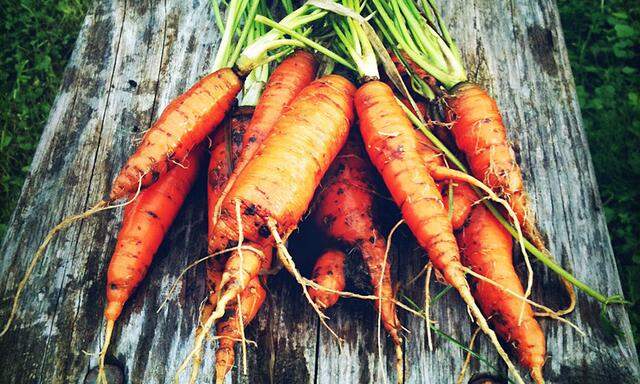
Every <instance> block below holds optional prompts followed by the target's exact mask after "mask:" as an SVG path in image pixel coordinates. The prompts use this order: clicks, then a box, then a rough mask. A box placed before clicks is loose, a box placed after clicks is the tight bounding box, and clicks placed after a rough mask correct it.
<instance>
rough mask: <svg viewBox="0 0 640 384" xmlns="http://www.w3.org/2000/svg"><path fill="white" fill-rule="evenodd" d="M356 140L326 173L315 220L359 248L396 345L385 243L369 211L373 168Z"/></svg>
mask: <svg viewBox="0 0 640 384" xmlns="http://www.w3.org/2000/svg"><path fill="white" fill-rule="evenodd" d="M353 136H355V135H353ZM359 141H361V139H360V138H359V137H352V138H350V139H349V140H348V141H347V144H346V145H345V146H344V147H343V148H342V151H341V152H340V153H339V154H338V157H337V158H336V160H335V161H334V163H333V165H332V166H331V168H330V170H329V172H328V173H327V176H326V177H325V179H324V181H323V183H322V186H323V188H322V190H321V191H320V193H319V194H318V197H317V199H316V201H317V206H316V207H315V213H314V216H315V222H316V224H317V225H318V227H319V228H321V229H322V230H323V232H324V233H325V234H326V235H327V236H328V237H329V238H331V239H334V240H337V241H338V242H340V243H341V244H343V245H346V246H347V247H350V248H356V249H358V250H359V251H360V254H361V255H362V258H363V259H364V262H365V264H366V265H367V269H368V272H369V275H370V277H371V285H372V287H373V292H374V294H375V295H377V296H379V297H380V300H376V301H375V306H376V310H378V311H379V312H380V315H381V320H382V323H383V325H384V328H385V329H386V330H387V332H388V333H389V335H390V336H391V339H392V340H393V343H394V344H395V345H400V344H401V341H402V340H401V338H400V335H399V332H400V329H401V326H400V321H399V320H398V315H397V313H396V308H395V303H394V299H395V294H394V292H393V287H392V284H391V268H390V263H389V261H388V260H385V255H386V249H387V243H386V240H385V238H384V236H382V234H381V233H380V231H379V229H378V226H377V225H376V224H375V220H374V214H373V206H374V189H375V185H374V180H373V172H375V171H374V169H373V167H372V166H371V164H370V163H369V161H368V159H367V158H366V154H365V153H364V152H363V148H362V145H361V144H359ZM317 265H318V264H317V263H316V266H317ZM325 294H327V295H329V294H330V292H325ZM336 299H337V298H336Z"/></svg>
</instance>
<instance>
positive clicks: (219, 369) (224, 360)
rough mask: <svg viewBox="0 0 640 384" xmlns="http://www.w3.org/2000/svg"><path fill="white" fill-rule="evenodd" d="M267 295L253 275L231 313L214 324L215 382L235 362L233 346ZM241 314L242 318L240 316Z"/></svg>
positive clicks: (223, 375)
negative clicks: (215, 337)
mask: <svg viewBox="0 0 640 384" xmlns="http://www.w3.org/2000/svg"><path fill="white" fill-rule="evenodd" d="M266 297H267V292H266V291H265V289H264V287H263V286H262V283H260V279H259V278H258V277H254V278H253V279H251V281H250V282H249V284H247V287H246V288H245V289H244V291H242V293H241V294H240V301H239V302H236V303H235V305H234V308H233V310H232V312H231V315H230V316H228V317H227V318H226V319H224V320H223V321H221V322H219V323H218V324H217V325H216V328H217V332H216V336H217V339H218V340H219V343H218V349H217V350H216V383H217V384H221V383H223V382H224V378H225V376H226V375H227V373H228V372H229V371H230V370H231V368H232V367H233V364H234V362H235V351H234V346H235V344H236V342H238V340H242V339H243V336H244V333H243V328H244V327H246V326H247V325H248V324H249V323H251V321H253V319H254V318H255V317H256V315H257V314H258V310H259V309H260V307H261V306H262V304H263V303H264V300H265V299H266ZM240 316H242V319H241V318H240Z"/></svg>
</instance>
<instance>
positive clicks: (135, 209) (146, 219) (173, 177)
mask: <svg viewBox="0 0 640 384" xmlns="http://www.w3.org/2000/svg"><path fill="white" fill-rule="evenodd" d="M204 153H205V150H204V148H202V147H198V148H197V149H196V150H194V151H193V152H192V153H191V155H190V156H189V157H188V158H187V159H186V163H187V164H188V165H187V166H186V168H182V167H174V168H173V169H171V170H170V171H169V172H168V173H167V174H166V175H165V176H164V177H163V178H162V179H160V180H158V182H156V183H155V184H154V185H153V186H151V187H149V188H147V189H145V190H144V191H142V192H140V195H139V196H138V198H137V199H136V200H135V201H133V202H132V203H131V204H129V205H128V206H127V208H126V210H125V220H124V222H123V224H122V228H121V229H120V233H119V234H118V241H117V243H116V248H115V251H114V253H113V256H112V257H111V262H110V263H109V269H108V272H107V306H106V308H105V313H104V314H105V317H106V318H107V320H116V319H117V318H118V316H119V315H120V312H121V311H122V307H123V305H124V303H125V301H126V300H127V299H128V298H129V297H130V296H131V294H132V293H133V290H134V289H135V288H136V287H137V286H138V284H139V283H140V281H142V279H143V278H144V276H145V275H146V273H147V270H148V268H149V265H150V264H151V261H152V260H153V256H154V255H155V253H156V251H157V250H158V248H159V247H160V244H162V241H163V239H164V236H165V234H166V232H167V230H168V229H169V227H170V226H171V223H172V222H173V220H174V219H175V217H176V216H177V214H178V212H179V210H180V207H181V206H182V203H183V202H184V200H185V198H186V197H187V194H188V193H189V190H190V189H191V186H192V185H193V183H194V182H195V180H196V177H197V175H198V171H199V169H200V167H201V165H202V164H203V162H204V157H205V155H204Z"/></svg>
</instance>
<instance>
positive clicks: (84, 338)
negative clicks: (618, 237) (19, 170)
mask: <svg viewBox="0 0 640 384" xmlns="http://www.w3.org/2000/svg"><path fill="white" fill-rule="evenodd" d="M441 3H443V4H444V8H445V9H444V10H443V11H444V14H445V17H446V18H447V20H448V22H449V24H450V25H451V30H452V33H453V35H454V36H455V37H456V38H457V40H458V42H459V44H460V46H461V49H462V51H463V52H464V54H465V59H466V62H467V64H468V65H467V67H468V68H469V69H470V71H469V72H470V76H471V78H472V79H474V80H476V81H478V82H479V83H481V84H482V85H484V86H486V87H487V88H488V89H489V90H490V91H491V93H492V94H493V95H495V96H496V98H497V100H498V103H499V105H500V107H501V109H502V111H503V116H504V118H505V120H506V123H507V125H508V126H509V127H510V135H511V136H510V138H511V139H512V140H513V142H514V143H515V146H516V149H517V150H518V153H519V156H520V160H521V164H522V167H523V169H524V172H525V182H526V184H527V187H528V190H529V191H530V193H531V196H532V198H533V200H534V201H533V204H534V207H535V209H536V213H537V218H538V220H539V222H540V226H541V228H542V230H543V232H544V233H545V234H547V235H548V237H549V239H550V249H551V251H552V252H553V254H554V255H556V257H557V258H558V260H559V262H560V263H561V264H562V265H563V266H565V267H566V268H567V269H569V270H571V271H572V272H573V273H575V274H576V276H578V277H579V278H580V279H582V280H583V281H585V282H587V283H588V284H589V285H591V286H593V287H594V288H596V289H597V290H599V291H601V292H604V293H607V294H615V293H619V292H620V291H621V287H620V282H619V278H618V273H617V270H616V266H615V262H614V258H613V254H612V251H611V247H610V243H609V236H608V233H607V230H606V225H605V221H604V216H603V212H602V205H601V202H600V197H599V195H598V190H597V184H596V180H595V176H594V172H593V167H592V165H591V158H590V155H589V151H588V146H587V142H586V137H585V135H584V132H583V129H582V122H581V119H580V111H579V106H578V102H577V98H576V94H575V89H574V84H573V78H572V75H571V72H570V67H569V63H568V59H567V53H566V49H565V45H564V40H563V36H562V30H561V26H560V22H559V18H558V13H557V8H556V5H555V3H554V2H553V1H540V2H538V1H511V2H510V1H488V0H486V1H480V0H476V1H472V2H469V1H462V0H456V1H447V2H441ZM218 40H219V33H218V31H217V30H216V28H215V26H214V23H213V14H212V10H211V6H210V3H209V2H207V1H205V0H200V1H198V0H194V1H187V2H182V1H176V0H166V1H158V2H156V1H115V0H114V1H98V2H97V3H96V4H95V6H94V7H93V8H92V9H91V10H90V12H89V14H88V15H87V17H86V19H85V22H84V25H83V27H82V30H81V32H80V35H79V37H78V40H77V43H76V47H75V50H74V52H73V54H72V57H71V60H70V63H69V65H68V67H67V70H66V72H65V75H64V80H63V84H62V86H61V89H60V92H59V94H58V96H57V98H56V101H55V103H54V106H53V108H52V110H51V114H50V117H49V121H48V122H47V125H46V127H45V129H44V132H43V135H42V139H41V140H40V144H39V146H38V149H37V152H36V154H35V157H34V160H33V163H32V166H31V173H30V175H29V177H28V179H27V181H26V183H25V186H24V189H23V192H22V195H21V197H20V200H19V201H18V206H17V208H16V211H15V213H14V216H13V218H12V221H11V224H10V226H9V231H8V233H7V235H6V237H5V239H4V242H3V244H2V247H1V249H2V264H0V268H1V271H2V276H4V278H3V279H2V282H0V287H1V288H2V292H3V297H5V298H9V297H12V295H13V294H14V292H15V289H16V284H17V282H18V281H19V279H20V277H21V276H22V274H23V272H24V270H25V269H26V265H27V263H28V261H29V257H30V256H31V255H32V254H33V252H34V251H35V249H36V247H37V246H38V244H39V243H40V241H41V240H42V238H43V236H44V235H45V233H46V231H47V230H48V229H49V228H51V227H52V226H53V225H55V224H56V223H58V222H59V221H60V220H61V219H62V218H63V217H64V216H66V215H67V214H69V213H73V212H81V211H83V210H85V209H86V208H87V207H89V206H91V205H93V204H94V202H96V201H98V200H99V199H100V198H102V197H103V196H104V195H105V194H106V193H107V192H108V190H109V185H110V183H111V181H112V180H113V178H114V176H115V173H116V172H117V170H118V169H119V168H120V166H121V165H122V164H123V163H124V161H125V159H126V157H127V156H128V155H129V154H130V153H131V152H132V151H133V148H134V144H135V139H136V138H138V137H139V136H140V132H141V131H144V130H145V129H147V128H148V127H149V126H150V124H151V122H152V121H153V120H154V119H155V118H157V117H158V115H159V113H160V111H161V110H162V108H163V107H164V106H165V105H166V104H167V103H168V102H169V101H170V100H171V99H172V98H174V97H175V96H177V95H178V94H180V93H181V92H183V91H184V90H186V89H187V88H188V86H189V85H190V84H192V83H193V82H194V81H196V80H197V79H198V78H199V77H201V76H202V75H204V74H206V73H208V71H209V70H210V68H211V64H212V57H213V53H214V52H215V47H216V46H217V44H218ZM204 204H205V200H204V184H203V183H202V182H200V183H199V184H198V185H196V187H195V188H194V191H193V192H192V194H191V195H190V197H189V199H188V203H187V204H186V206H185V209H183V211H182V212H181V214H180V215H179V217H178V219H177V220H176V222H175V224H174V225H173V227H172V229H171V231H170V233H169V235H168V238H167V240H166V241H165V243H164V245H163V246H162V248H161V250H160V252H159V253H158V255H157V256H156V259H155V261H154V263H153V266H152V268H151V270H150V272H149V275H148V277H147V278H146V279H145V281H144V282H143V283H142V286H141V287H140V288H139V289H138V290H137V292H136V293H135V295H134V296H133V297H132V298H131V300H130V301H129V303H128V304H127V306H126V308H125V311H124V313H123V316H122V317H121V319H120V321H119V322H118V325H117V327H116V335H115V339H114V341H113V344H112V348H111V350H110V351H111V359H112V362H114V363H116V364H118V365H120V366H121V367H122V368H123V371H124V374H125V378H126V382H128V383H164V382H170V381H171V379H172V377H173V373H174V372H175V370H176V367H177V365H178V364H179V362H180V361H181V359H182V358H183V357H184V356H185V355H186V353H187V351H188V350H189V348H190V347H191V345H192V336H193V335H192V334H193V332H192V331H193V328H194V325H195V322H196V320H197V308H198V306H199V304H200V301H201V300H202V298H203V297H204V294H205V292H204V285H203V276H204V275H203V271H202V269H199V268H197V269H194V270H192V271H190V272H189V273H188V274H187V275H186V278H185V279H184V281H182V282H181V283H180V285H179V289H178V290H177V293H176V294H175V296H174V298H173V299H172V301H171V302H170V306H169V307H168V308H167V309H165V310H163V311H161V312H160V313H158V314H156V309H157V308H158V305H159V304H160V302H161V301H162V300H163V298H164V295H165V294H166V292H167V291H168V289H169V286H170V284H172V283H173V282H174V281H175V279H176V277H177V276H178V274H179V273H180V271H181V270H182V269H183V268H184V267H185V266H186V265H188V264H189V262H190V261H192V260H194V259H196V258H198V257H200V256H202V255H203V254H204V253H205V233H206V231H205V217H204V210H203V209H202V207H203V206H204ZM120 217H121V212H120V211H109V212H105V213H101V214H99V215H98V216H96V217H93V218H91V219H88V220H85V221H84V222H82V223H80V224H78V225H75V226H73V227H71V228H69V229H68V230H66V231H65V232H63V233H62V234H61V235H60V236H59V237H58V238H56V240H55V241H54V242H53V243H52V244H51V246H50V247H49V249H48V250H47V252H46V254H45V255H44V258H43V260H42V262H41V264H40V265H39V266H38V267H37V268H36V270H35V273H34V275H33V277H32V279H31V280H30V281H29V284H28V286H27V288H26V290H25V292H24V299H23V301H22V303H21V307H20V310H19V312H18V316H17V318H16V321H15V325H14V327H13V328H12V330H11V331H10V332H9V334H7V335H6V336H5V337H4V338H2V339H0V350H1V351H3V352H4V353H3V354H2V357H0V382H6V383H49V382H53V383H82V382H84V380H85V377H86V375H87V372H89V370H91V369H92V368H94V367H95V365H96V363H97V359H96V356H95V355H89V354H86V353H84V351H87V352H90V353H95V352H96V351H98V350H99V346H100V344H101V340H102V336H103V335H102V331H101V327H102V310H103V308H104V282H105V273H106V266H107V263H108V260H109V256H110V253H111V252H112V250H113V246H114V244H115V236H116V234H117V230H118V228H119V222H120ZM395 243H396V244H398V246H397V247H395V248H396V250H395V252H394V255H395V260H396V263H397V264H399V265H400V266H399V267H398V268H397V269H398V272H397V276H398V278H399V280H400V281H401V282H407V281H408V280H409V279H410V278H411V277H413V276H415V274H416V273H417V272H418V271H419V270H420V269H421V268H422V265H423V263H424V262H425V255H424V254H423V253H422V252H420V251H415V244H414V243H413V242H412V241H411V240H410V237H409V236H408V235H407V234H406V232H405V233H404V234H399V237H398V240H397V241H396V242H395ZM302 257H304V255H301V254H298V258H302ZM535 271H536V285H535V288H536V289H535V292H534V298H535V299H536V300H539V301H542V302H545V303H548V304H549V305H551V306H560V305H562V304H563V303H564V298H563V295H562V290H561V288H560V287H559V284H558V281H557V279H556V278H555V277H554V276H553V275H552V274H551V273H549V272H548V271H547V270H546V269H545V268H543V267H542V266H541V265H539V264H536V265H535ZM423 284H424V283H423V281H422V280H418V281H417V282H416V283H415V284H414V285H413V286H411V287H405V289H404V292H405V293H406V294H407V295H409V296H410V297H413V298H414V299H415V300H416V301H418V302H422V300H423V294H422V286H423ZM442 287H443V286H442V285H440V284H438V283H435V282H434V283H433V284H432V289H433V290H434V291H437V290H439V289H442ZM269 292H270V294H269V298H268V300H267V304H265V307H264V308H263V309H262V311H261V313H260V315H259V317H258V319H257V320H256V322H255V324H254V325H252V326H251V327H250V328H249V330H248V335H249V338H251V339H253V340H255V341H257V343H258V345H259V348H255V347H252V346H250V347H249V355H248V369H247V374H244V373H243V370H242V369H241V368H240V369H237V368H236V369H234V371H233V372H232V374H230V375H229V377H228V380H227V381H228V382H243V383H246V382H251V383H281V382H295V383H304V382H314V383H338V382H341V383H352V382H379V381H381V380H382V376H381V370H380V369H379V367H380V364H382V368H383V369H384V370H385V375H386V376H387V377H388V379H390V380H393V378H394V377H395V376H394V375H395V372H393V348H392V346H391V345H390V342H389V341H388V340H386V339H385V340H384V343H383V344H384V345H383V347H384V348H383V356H382V362H380V361H379V356H378V353H377V345H376V329H375V319H376V316H375V313H374V311H373V309H372V306H371V305H370V303H356V302H354V301H353V300H343V301H342V302H341V303H340V304H339V305H338V306H337V307H336V308H334V309H332V310H330V311H329V315H330V316H331V317H332V319H331V320H330V321H329V324H331V325H332V326H334V327H335V329H336V330H337V331H338V332H339V333H340V334H341V335H342V336H343V337H345V339H346V341H345V343H344V345H343V346H342V348H338V344H337V342H336V341H335V340H333V339H332V338H331V336H330V335H329V334H328V332H327V331H326V330H324V329H322V328H321V327H320V326H319V323H318V321H317V318H316V317H315V315H314V314H313V312H312V311H311V310H310V309H309V307H308V305H306V303H305V302H304V299H303V298H302V297H301V294H300V289H299V287H297V286H296V285H295V284H294V283H293V281H292V280H291V279H290V278H289V277H287V276H284V273H281V274H280V276H277V277H275V278H272V279H271V280H270V283H269ZM578 298H579V301H578V307H577V310H576V311H575V312H574V313H573V314H572V315H571V316H570V317H569V319H570V320H571V321H573V322H575V323H576V324H577V325H579V326H580V327H581V328H582V329H583V330H584V331H585V332H586V333H587V336H586V337H581V336H579V335H578V334H577V333H576V332H575V331H574V330H572V329H571V328H569V327H567V326H565V325H562V324H559V323H557V322H555V321H548V320H542V321H541V322H542V324H543V327H544V329H545V333H546V335H547V343H548V348H549V359H548V361H547V364H546V368H545V376H546V378H547V379H548V381H549V382H552V383H569V382H582V383H597V382H598V383H599V382H603V381H605V380H607V381H608V382H610V383H628V382H635V381H637V380H638V372H639V369H638V359H637V355H636V351H635V349H634V346H633V341H632V338H631V331H630V325H629V320H628V316H627V314H626V312H625V310H624V308H621V307H615V308H612V309H611V310H610V311H609V314H610V316H611V317H612V318H613V319H614V320H615V321H616V323H617V325H618V326H620V328H621V329H622V331H623V332H624V333H623V335H622V336H621V337H618V338H614V337H611V336H608V335H607V334H606V333H605V332H604V331H603V327H602V324H601V323H600V321H599V318H598V313H599V306H598V305H597V303H596V302H595V301H594V300H593V299H591V298H589V297H586V296H585V295H583V294H579V295H578ZM9 308H10V301H9V300H5V301H3V302H2V305H1V307H0V309H1V313H0V314H1V315H2V318H6V316H7V314H8V311H9ZM432 313H433V318H434V319H435V320H436V321H437V322H438V327H439V328H441V329H442V330H443V331H445V332H447V333H448V334H450V335H452V336H453V337H456V338H457V339H459V340H461V341H462V342H463V343H468V341H469V338H470V336H471V333H472V331H473V329H472V325H471V324H470V321H469V317H468V315H467V314H466V311H465V308H464V306H463V305H462V303H461V301H460V300H459V299H458V298H457V297H456V295H455V294H453V293H452V292H450V293H448V294H447V296H445V299H444V300H442V301H441V302H439V303H438V304H437V305H436V306H435V308H433V311H432ZM401 319H402V321H403V324H404V325H405V326H406V327H407V328H408V329H409V330H410V333H408V334H406V344H405V346H404V349H405V364H404V366H405V370H406V372H405V382H407V383H429V382H430V383H452V382H455V380H456V378H457V373H458V372H459V370H460V367H461V364H462V361H463V359H464V353H463V352H462V351H461V350H460V349H459V348H457V347H455V346H454V345H453V344H452V343H450V342H447V341H445V340H444V339H443V338H442V337H438V336H436V338H435V347H436V349H435V350H434V351H433V352H430V351H428V349H427V346H426V339H425V329H424V322H423V321H422V320H420V319H417V318H415V317H411V316H408V315H407V314H406V313H403V314H402V315H401ZM477 348H478V350H479V351H480V352H481V353H482V354H483V355H484V356H485V357H486V358H487V360H488V361H490V362H491V363H492V365H495V366H496V367H497V368H498V370H500V371H501V372H504V367H503V366H502V364H501V363H500V362H499V360H498V358H497V357H496V354H495V353H494V352H493V351H492V349H491V347H490V346H488V345H487V343H486V340H484V338H482V337H481V338H480V339H479V343H478V346H477ZM239 360H241V359H240V358H238V361H239ZM213 363H214V361H213V350H212V347H208V348H207V350H206V358H205V360H204V363H203V371H202V373H201V382H203V383H204V382H206V383H209V382H212V381H213V374H212V373H213V372H212V371H213ZM470 369H471V373H477V372H489V371H492V370H491V369H490V368H489V367H487V366H486V365H484V364H479V363H478V362H477V361H475V360H474V361H473V363H472V365H471V368H470Z"/></svg>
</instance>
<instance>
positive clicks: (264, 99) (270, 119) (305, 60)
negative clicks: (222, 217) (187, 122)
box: [211, 50, 317, 225]
mask: <svg viewBox="0 0 640 384" xmlns="http://www.w3.org/2000/svg"><path fill="white" fill-rule="evenodd" d="M316 69H317V62H316V60H315V59H314V57H313V55H312V54H311V53H309V52H306V51H302V50H299V51H296V52H294V53H293V54H292V55H290V56H288V57H287V58H286V59H284V60H283V61H282V63H280V65H278V66H277V67H276V69H275V70H274V71H273V74H272V75H271V76H270V77H269V80H268V82H267V84H266V86H265V89H264V91H263V92H262V94H261V95H260V99H259V100H258V104H257V105H256V108H255V111H254V113H253V117H252V118H251V122H250V123H249V126H248V127H247V128H246V131H247V135H245V137H244V139H243V140H242V148H243V150H242V153H241V154H240V157H239V158H238V160H237V164H235V167H234V170H233V173H232V174H231V176H229V179H228V181H227V183H226V184H225V187H224V188H223V190H222V192H221V194H220V197H219V198H218V199H217V200H216V201H215V202H214V212H215V213H214V214H213V215H212V216H211V217H212V220H213V224H214V225H215V224H216V222H217V220H218V215H219V209H220V205H221V204H222V201H224V198H225V197H226V195H227V194H228V193H229V190H230V189H231V187H232V186H233V184H234V183H235V180H236V179H237V178H238V175H239V174H240V173H241V172H242V170H243V169H244V167H245V166H246V165H247V164H248V163H249V161H250V160H251V158H252V157H253V156H254V155H255V153H256V152H257V151H258V148H260V144H261V143H262V142H263V141H264V139H265V138H266V137H267V136H268V135H269V133H270V132H271V129H272V128H273V126H274V125H275V123H276V121H277V120H278V118H280V115H281V114H282V112H283V111H284V109H285V107H286V106H287V105H288V104H289V103H290V102H291V101H292V100H293V98H294V97H295V96H296V95H297V94H298V93H300V91H302V89H303V88H304V87H306V86H307V85H309V83H311V81H312V80H313V79H314V77H315V74H316Z"/></svg>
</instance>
